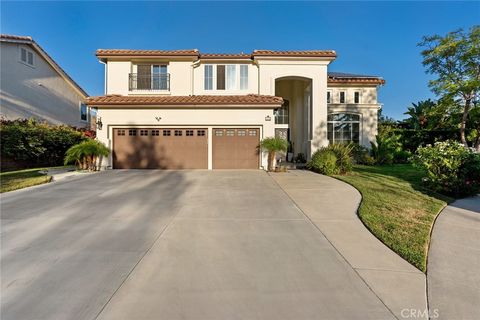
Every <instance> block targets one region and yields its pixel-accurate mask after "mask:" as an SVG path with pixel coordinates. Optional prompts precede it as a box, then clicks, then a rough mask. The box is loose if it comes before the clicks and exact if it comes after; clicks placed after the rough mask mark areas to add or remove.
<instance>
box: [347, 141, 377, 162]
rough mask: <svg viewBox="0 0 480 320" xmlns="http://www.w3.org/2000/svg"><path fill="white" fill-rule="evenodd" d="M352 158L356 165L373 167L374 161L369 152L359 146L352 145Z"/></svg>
mask: <svg viewBox="0 0 480 320" xmlns="http://www.w3.org/2000/svg"><path fill="white" fill-rule="evenodd" d="M352 157H353V161H354V162H355V163H356V164H363V165H367V166H373V165H374V164H375V159H374V158H373V157H372V156H371V155H370V150H369V149H368V148H366V147H364V146H361V145H359V144H353V149H352Z"/></svg>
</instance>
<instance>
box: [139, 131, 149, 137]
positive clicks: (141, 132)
mask: <svg viewBox="0 0 480 320" xmlns="http://www.w3.org/2000/svg"><path fill="white" fill-rule="evenodd" d="M140 135H141V136H148V130H140Z"/></svg>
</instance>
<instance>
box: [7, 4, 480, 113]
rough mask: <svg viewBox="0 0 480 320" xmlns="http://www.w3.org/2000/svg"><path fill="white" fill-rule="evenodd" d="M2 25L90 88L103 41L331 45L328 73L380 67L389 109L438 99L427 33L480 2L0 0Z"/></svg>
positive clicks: (462, 20) (94, 87)
mask: <svg viewBox="0 0 480 320" xmlns="http://www.w3.org/2000/svg"><path fill="white" fill-rule="evenodd" d="M0 11H1V12H0V18H1V19H0V29H1V33H6V34H14V35H28V36H32V37H33V38H34V40H35V41H36V42H37V43H39V44H40V45H41V46H42V47H43V48H44V49H45V50H46V51H47V52H48V53H49V54H50V55H51V56H52V57H53V58H54V59H55V61H56V62H57V63H58V64H60V66H62V68H63V69H65V70H66V71H67V73H68V74H69V75H70V76H71V77H72V78H73V79H74V80H75V81H76V82H77V83H78V84H79V85H80V86H81V87H82V88H83V89H85V90H86V91H87V93H88V94H89V95H92V96H94V95H102V94H103V93H104V92H103V89H104V82H103V81H104V79H103V77H104V70H103V65H102V64H100V63H99V62H98V60H97V59H96V57H95V50H97V49H99V48H103V49H106V48H116V49H190V48H196V49H199V50H200V52H203V53H207V52H208V53H212V52H213V53H235V52H246V53H250V52H251V51H253V50H254V49H271V50H312V49H333V50H335V51H336V52H337V55H338V57H337V59H336V60H335V61H334V62H333V63H332V64H331V65H330V66H329V71H337V72H350V73H359V74H367V75H378V76H381V77H383V78H384V79H385V80H386V85H385V86H383V87H381V88H380V90H379V101H380V103H383V113H384V114H386V115H387V116H390V117H393V118H395V119H402V118H404V117H405V116H404V115H403V113H404V112H405V111H406V109H407V107H408V106H410V105H411V103H412V102H417V101H419V100H424V99H428V98H434V95H433V94H432V93H431V92H430V90H429V88H428V80H429V79H431V78H432V76H431V75H427V74H425V68H424V67H423V66H422V57H421V54H420V52H421V48H419V47H418V46H417V43H418V42H419V41H421V39H422V36H425V35H432V34H440V35H444V34H446V33H447V32H450V31H453V30H456V29H458V28H464V29H468V28H470V27H471V26H473V25H474V24H480V2H479V1H474V2H460V1H455V2H431V1H429V2H386V1H385V2H360V1H356V2H313V1H310V2H271V1H270V2H258V1H252V2H153V1H150V2H138V1H137V2H127V1H122V2H101V1H96V2H95V1H90V2H71V1H67V2H58V1H50V2H38V1H36V2H17V1H15V2H6V1H1V2H0Z"/></svg>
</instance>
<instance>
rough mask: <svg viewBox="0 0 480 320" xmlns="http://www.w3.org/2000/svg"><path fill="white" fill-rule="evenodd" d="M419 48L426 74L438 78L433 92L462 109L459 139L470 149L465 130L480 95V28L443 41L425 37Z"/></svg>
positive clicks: (433, 85) (459, 32)
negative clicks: (458, 104) (457, 102)
mask: <svg viewBox="0 0 480 320" xmlns="http://www.w3.org/2000/svg"><path fill="white" fill-rule="evenodd" d="M418 45H419V46H421V47H424V48H425V49H424V50H423V51H422V56H423V65H424V66H425V67H426V68H427V73H430V74H433V75H436V76H437V78H436V79H434V80H431V81H430V83H429V86H430V88H431V89H432V91H433V92H434V93H435V94H437V95H439V96H440V97H441V99H444V98H446V99H453V100H457V101H459V102H460V103H461V104H462V106H463V112H462V118H461V120H460V139H461V142H462V143H463V144H464V145H465V146H468V144H467V139H466V136H465V128H466V124H467V119H468V115H469V113H470V111H471V108H472V105H473V106H475V103H476V101H478V97H479V91H480V90H479V88H480V26H473V27H472V28H471V29H470V32H469V33H466V32H464V31H463V30H462V29H459V30H457V31H453V32H450V33H448V34H447V35H446V36H444V37H442V36H440V35H433V36H427V37H423V41H422V42H420V43H419V44H418Z"/></svg>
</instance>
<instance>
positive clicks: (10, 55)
mask: <svg viewBox="0 0 480 320" xmlns="http://www.w3.org/2000/svg"><path fill="white" fill-rule="evenodd" d="M22 46H24V45H21V44H16V43H6V42H1V43H0V56H1V59H0V60H1V64H0V69H1V72H0V113H1V114H2V115H3V116H4V117H6V118H7V119H11V120H13V119H18V118H37V119H42V120H46V121H47V122H50V123H53V124H62V123H63V124H68V125H72V126H77V127H84V126H87V125H88V123H87V122H85V121H81V120H80V102H81V101H82V100H83V97H82V95H81V94H80V93H79V92H78V91H76V90H75V89H73V87H72V86H71V85H70V84H69V83H67V82H66V81H65V80H64V79H63V78H62V77H61V76H60V75H59V74H58V73H57V72H56V71H55V70H54V69H53V68H52V66H50V64H48V63H47V62H46V61H45V60H44V59H43V58H42V57H41V56H40V55H39V54H38V53H36V52H35V54H34V67H31V66H28V65H26V64H23V63H21V62H19V61H20V58H19V57H20V47H22ZM24 47H25V48H27V49H29V50H32V49H31V47H29V46H24Z"/></svg>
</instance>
